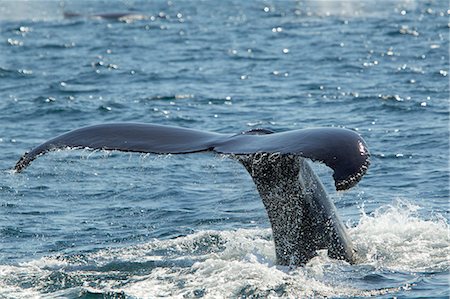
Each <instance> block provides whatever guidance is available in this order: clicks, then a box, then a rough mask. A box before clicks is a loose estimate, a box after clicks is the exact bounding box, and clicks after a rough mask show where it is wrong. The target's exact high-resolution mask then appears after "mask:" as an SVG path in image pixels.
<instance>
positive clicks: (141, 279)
mask: <svg viewBox="0 0 450 299" xmlns="http://www.w3.org/2000/svg"><path fill="white" fill-rule="evenodd" d="M417 211H418V207H417V206H414V205H411V204H409V203H407V202H403V201H397V202H395V203H393V204H391V205H387V206H384V207H381V208H380V209H378V210H376V211H375V212H374V213H372V214H371V215H367V214H366V213H364V212H362V217H361V219H360V221H359V223H358V224H357V225H356V226H355V227H354V228H351V229H350V235H351V237H352V239H353V242H354V244H355V246H356V249H357V250H358V253H357V255H358V257H359V260H360V262H359V264H358V265H349V264H347V263H346V262H344V261H336V260H332V259H330V258H328V256H327V254H326V251H321V252H320V253H319V255H318V256H317V257H315V258H314V259H312V260H311V261H310V262H309V263H308V264H307V265H305V266H303V267H297V268H289V267H283V266H277V265H276V264H275V252H274V245H273V242H272V239H271V231H270V230H269V229H240V230H236V231H201V232H198V233H195V234H192V235H188V236H185V237H179V238H176V239H172V240H154V241H151V242H148V243H145V244H139V245H135V246H131V247H125V248H113V249H104V250H100V251H97V252H95V253H89V254H84V255H80V256H58V257H52V256H50V257H46V258H41V259H38V260H33V261H30V262H27V263H21V264H19V265H16V266H0V297H2V296H3V297H6V298H39V297H41V296H42V297H45V296H47V295H50V294H43V293H42V292H43V290H44V289H45V288H48V286H49V284H52V283H53V284H55V283H56V284H57V283H61V282H60V280H61V278H58V280H57V281H52V279H54V278H53V277H55V275H56V277H62V279H63V280H64V279H67V280H68V281H81V282H82V283H81V285H76V286H73V287H72V288H71V289H68V290H67V291H70V290H72V291H75V289H76V291H77V292H79V291H80V290H82V291H83V290H84V291H90V292H94V291H95V292H97V293H98V292H124V293H125V294H127V295H129V296H134V297H137V298H154V297H158V296H160V297H171V298H183V297H184V296H187V297H194V296H197V295H202V296H204V297H205V298H218V297H219V298H223V297H238V296H244V295H245V296H251V295H253V296H260V297H268V298H279V297H284V298H295V297H303V298H305V297H315V298H322V297H339V296H344V297H345V296H376V295H380V294H386V293H391V292H397V291H398V290H400V289H406V288H409V287H410V282H409V281H405V282H404V283H402V282H396V284H397V285H393V286H392V287H389V288H384V289H380V288H379V285H378V284H377V283H374V285H373V287H371V286H370V285H369V286H368V285H367V284H364V283H362V284H361V285H360V286H358V285H357V284H355V283H354V282H355V281H357V280H358V278H359V277H364V276H365V275H367V274H368V273H369V274H370V273H385V272H386V271H387V272H389V273H391V272H392V271H394V272H395V271H408V272H412V273H414V272H423V271H442V272H444V271H448V269H449V268H450V267H449V263H448V257H449V253H450V242H449V239H448V235H447V234H448V228H449V226H448V223H447V222H446V221H445V220H444V219H443V218H440V217H436V218H435V219H430V220H428V219H423V218H421V217H419V216H418V214H417ZM117 265H119V266H117ZM117 267H119V268H117ZM133 267H138V270H133ZM367 269H369V271H368V272H367ZM118 273H119V274H120V275H121V276H123V275H128V277H127V279H126V281H125V282H124V280H123V278H122V279H118V278H114V277H116V276H115V275H117V274H118ZM59 274H62V275H60V276H58V275H59ZM105 277H106V278H105ZM355 277H356V278H355ZM88 279H89V280H88ZM93 281H94V282H95V283H94V285H93ZM24 283H25V284H24ZM24 285H28V286H29V287H23V286H24ZM63 291H64V290H58V291H56V293H53V295H55V294H57V293H58V292H63ZM44 295H45V296H44ZM8 296H9V297H8Z"/></svg>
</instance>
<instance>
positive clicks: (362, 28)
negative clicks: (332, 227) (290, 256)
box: [0, 0, 450, 298]
mask: <svg viewBox="0 0 450 299" xmlns="http://www.w3.org/2000/svg"><path fill="white" fill-rule="evenodd" d="M64 12H72V13H79V14H81V15H82V16H81V17H74V18H64ZM118 12H126V13H130V14H133V15H134V16H132V17H128V18H121V19H117V18H116V19H105V18H99V17H95V15H97V14H102V13H118ZM449 15H450V7H449V5H448V2H447V1H438V0H430V1H414V0H400V1H220V2H219V1H202V2H200V1H176V0H171V1H152V2H149V1H132V0H130V1H128V0H123V1H59V2H58V1H12V0H11V1H8V0H1V1H0V124H1V126H0V153H1V156H2V159H1V160H0V169H1V172H0V297H1V298H155V297H167V298H266V297H271V298H323V297H327V298H349V297H351V298H367V297H376V298H393V297H396V298H447V297H448V296H449V295H450V292H449V269H450V265H449V260H448V257H449V256H450V241H449V218H450V214H449V172H448V169H449V27H450V23H449ZM105 122H144V123H156V124H164V125H174V126H183V127H189V128H195V129H200V130H207V131H215V132H221V133H238V132H241V131H245V130H249V129H252V128H268V129H272V130H274V131H285V130H293V129H301V128H310V127H318V126H336V127H345V128H349V129H352V130H355V131H357V132H358V133H360V134H361V135H362V136H363V137H364V139H365V140H366V141H367V143H368V146H369V148H370V150H371V154H372V156H371V162H372V164H371V167H370V169H369V171H368V173H367V175H366V176H365V177H364V178H363V179H362V181H361V182H360V183H359V184H358V185H357V186H356V187H355V188H353V189H351V190H349V191H346V192H339V193H336V191H334V189H333V181H332V177H331V175H332V173H331V170H329V169H328V168H327V167H325V166H323V165H314V168H315V169H316V170H317V172H318V174H319V176H320V177H321V178H322V180H323V182H324V184H325V186H326V188H327V190H328V192H329V195H330V196H331V197H332V198H333V200H334V202H335V204H336V207H337V209H338V211H339V214H340V215H341V218H342V219H343V220H344V222H345V223H346V224H347V226H348V227H349V233H350V236H351V238H352V240H353V243H354V245H355V248H356V250H357V256H358V263H357V264H355V265H349V264H347V263H346V262H343V261H336V260H332V259H329V258H328V257H327V255H326V253H322V252H320V253H319V255H318V256H317V257H316V258H314V259H313V260H311V261H310V262H309V263H308V264H307V265H305V266H303V267H281V266H277V265H276V264H275V253H274V245H273V243H272V242H273V241H272V237H271V231H270V224H269V222H268V219H267V215H266V211H265V210H264V207H263V205H262V203H261V200H260V199H259V196H258V194H257V191H256V189H255V187H254V185H253V183H252V181H251V178H250V176H249V175H248V174H247V173H246V171H245V169H244V168H243V167H242V166H241V165H239V164H238V163H236V161H233V160H231V159H228V158H227V157H222V156H217V155H213V154H206V153H204V154H196V155H181V156H177V155H172V156H170V155H169V156H164V155H139V154H129V153H119V152H104V151H97V152H90V151H88V150H78V151H74V150H73V151H70V150H69V151H59V152H53V153H50V154H47V155H45V156H42V157H39V158H38V159H37V160H36V161H34V162H33V163H32V165H31V166H30V167H29V168H28V169H26V171H24V172H23V173H20V174H17V173H13V172H12V171H11V169H12V168H13V166H14V164H15V163H16V161H17V160H18V159H19V158H20V157H21V155H22V154H23V153H24V152H25V151H28V150H30V149H31V148H33V147H35V146H37V145H38V144H40V143H42V142H44V141H45V140H48V139H50V138H52V137H54V136H56V135H58V134H61V133H64V132H66V131H69V130H72V129H75V128H78V127H81V126H86V125H92V124H98V123H105Z"/></svg>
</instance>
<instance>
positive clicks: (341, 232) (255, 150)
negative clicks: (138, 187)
mask: <svg viewBox="0 0 450 299" xmlns="http://www.w3.org/2000/svg"><path fill="white" fill-rule="evenodd" d="M64 148H88V149H103V150H119V151H127V152H141V153H155V154H169V153H170V154H187V153H195V152H204V151H213V152H216V153H220V154H227V155H230V156H231V157H233V158H234V159H236V160H238V161H239V162H240V163H241V164H243V165H244V167H245V168H246V169H247V171H248V172H249V174H250V175H251V177H252V179H253V181H254V182H255V185H256V188H257V190H258V193H259V194H260V197H261V199H262V201H263V203H264V206H265V208H266V210H267V214H268V216H269V220H270V222H271V226H272V231H273V236H274V241H275V250H276V255H277V262H278V263H279V264H282V265H290V264H295V265H299V264H304V263H306V262H307V261H308V260H309V259H311V258H312V257H313V256H314V255H315V254H316V251H317V250H320V249H328V254H329V256H330V257H333V258H338V259H344V260H347V261H348V262H353V261H354V259H353V249H352V244H351V241H350V238H349V237H348V235H347V233H346V230H345V227H344V225H343V223H342V221H341V220H340V219H339V217H338V215H337V212H336V208H335V206H334V204H333V203H332V201H331V200H330V199H329V198H328V196H327V193H326V192H325V190H324V187H323V185H322V183H321V182H320V180H319V178H318V177H317V176H316V174H315V173H314V172H313V170H312V169H311V167H310V166H309V164H308V162H307V161H306V159H310V160H312V161H319V162H322V163H324V164H326V165H327V166H329V167H330V168H332V169H333V170H334V173H333V178H334V181H335V187H336V189H337V190H345V189H348V188H351V187H352V186H354V185H356V184H357V183H358V182H359V180H360V179H361V178H362V176H363V175H364V174H365V173H366V171H367V168H368V166H369V151H368V149H367V146H366V144H365V142H364V140H363V139H362V138H361V137H360V136H359V135H358V134H356V133H354V132H353V131H350V130H346V129H340V128H318V129H306V130H295V131H288V132H283V133H274V132H273V131H270V130H265V129H255V130H250V131H246V132H242V133H239V134H234V135H227V134H217V133H210V132H203V131H198V130H191V129H186V128H178V127H169V126H161V125H152V124H134V123H118V124H103V125H96V126H90V127H85V128H81V129H77V130H74V131H70V132H68V133H66V134H63V135H61V136H58V137H56V138H53V139H51V140H49V141H47V142H45V143H43V144H41V145H39V146H38V147H36V148H35V149H33V150H32V151H30V152H29V153H26V154H25V155H23V156H22V158H21V159H20V160H19V161H18V162H17V164H16V165H15V167H14V169H15V171H17V172H21V171H23V170H24V169H25V168H26V167H27V166H28V165H29V164H30V163H31V162H32V161H33V160H34V159H35V158H36V157H38V156H40V155H43V154H45V153H47V152H49V151H52V150H56V149H64Z"/></svg>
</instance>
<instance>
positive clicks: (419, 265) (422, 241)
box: [350, 200, 450, 272]
mask: <svg viewBox="0 0 450 299" xmlns="http://www.w3.org/2000/svg"><path fill="white" fill-rule="evenodd" d="M419 209H420V207H419V206H416V205H413V204H411V203H409V202H407V201H403V200H397V201H396V202H394V203H393V204H391V205H387V206H383V207H380V208H379V209H377V210H376V211H375V212H374V213H372V214H371V215H367V214H366V213H365V212H364V211H362V217H361V219H360V221H359V224H358V225H357V226H356V227H354V228H352V229H351V230H350V235H351V237H352V239H353V242H354V244H355V246H356V249H357V251H358V255H359V257H360V258H361V259H362V262H363V263H366V264H370V265H373V266H374V267H376V268H387V269H392V270H398V271H428V272H432V271H445V270H448V269H449V268H450V267H449V265H450V263H449V260H448V257H449V256H450V240H449V236H448V232H449V225H448V223H447V221H446V220H445V219H444V218H443V217H442V216H439V215H438V216H436V217H435V219H432V220H424V219H421V218H420V217H419V216H418V215H417V212H418V211H419Z"/></svg>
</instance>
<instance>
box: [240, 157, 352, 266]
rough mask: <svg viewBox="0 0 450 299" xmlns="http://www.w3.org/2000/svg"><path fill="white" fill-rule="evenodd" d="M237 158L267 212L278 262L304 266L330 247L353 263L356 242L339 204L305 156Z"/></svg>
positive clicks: (335, 254)
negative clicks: (329, 194)
mask: <svg viewBox="0 0 450 299" xmlns="http://www.w3.org/2000/svg"><path fill="white" fill-rule="evenodd" d="M238 160H239V161H240V162H241V163H242V164H243V165H244V166H245V168H246V169H247V171H248V172H249V174H250V175H251V176H252V178H253V181H254V182H255V185H256V188H257V189H258V192H259V195H260V197H261V199H262V201H263V203H264V206H265V208H266V211H267V215H268V216H269V220H270V223H271V226H272V232H273V239H274V241H275V251H276V257H277V263H278V264H280V265H301V264H305V263H307V262H308V261H309V260H310V259H311V258H312V257H314V256H315V255H316V252H317V250H320V249H328V255H329V256H330V257H332V258H335V259H343V260H346V261H348V262H350V263H353V262H354V258H353V249H352V248H353V246H352V243H351V241H350V238H349V237H348V235H347V233H346V230H345V227H344V225H343V223H342V221H341V220H340V219H339V217H338V215H337V213H336V209H335V206H334V204H333V202H332V201H331V200H330V199H329V198H328V195H327V193H326V192H325V190H324V187H323V185H322V183H321V182H320V180H319V178H318V177H317V176H316V174H315V173H314V172H313V170H312V169H311V167H310V166H309V164H308V162H307V161H306V160H305V159H304V158H301V157H298V156H293V155H279V154H255V155H253V156H247V157H243V156H241V157H238Z"/></svg>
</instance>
